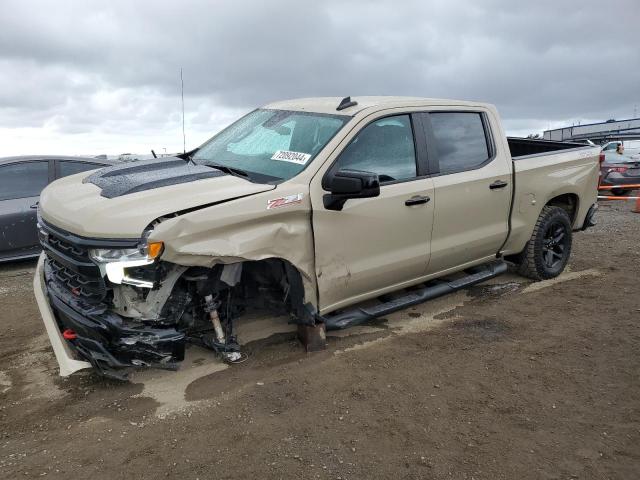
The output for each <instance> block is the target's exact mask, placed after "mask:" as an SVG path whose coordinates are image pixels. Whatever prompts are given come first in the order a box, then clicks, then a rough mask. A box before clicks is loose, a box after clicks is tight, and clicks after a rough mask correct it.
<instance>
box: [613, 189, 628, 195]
mask: <svg viewBox="0 0 640 480" xmlns="http://www.w3.org/2000/svg"><path fill="white" fill-rule="evenodd" d="M630 191H631V190H625V189H623V188H612V189H611V193H612V194H614V195H615V196H616V197H624V196H625V195H627V194H628V193H629V192H630Z"/></svg>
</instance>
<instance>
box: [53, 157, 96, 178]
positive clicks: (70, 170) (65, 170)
mask: <svg viewBox="0 0 640 480" xmlns="http://www.w3.org/2000/svg"><path fill="white" fill-rule="evenodd" d="M101 167H104V165H99V164H97V163H89V162H75V161H73V160H58V178H62V177H67V176H69V175H73V174H75V173H81V172H86V171H88V170H95V169H96V168H101Z"/></svg>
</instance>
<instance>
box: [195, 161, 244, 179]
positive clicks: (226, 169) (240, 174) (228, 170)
mask: <svg viewBox="0 0 640 480" xmlns="http://www.w3.org/2000/svg"><path fill="white" fill-rule="evenodd" d="M202 165H205V166H207V167H211V168H215V169H217V170H220V171H221V172H224V173H228V174H229V175H233V176H234V177H243V178H249V174H248V173H247V172H245V171H244V170H241V169H239V168H235V167H228V166H226V165H219V164H217V163H204V164H202Z"/></svg>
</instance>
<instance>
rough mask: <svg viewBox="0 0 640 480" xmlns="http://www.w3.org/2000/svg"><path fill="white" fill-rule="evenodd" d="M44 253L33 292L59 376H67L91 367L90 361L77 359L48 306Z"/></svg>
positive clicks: (37, 267)
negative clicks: (56, 363) (58, 369)
mask: <svg viewBox="0 0 640 480" xmlns="http://www.w3.org/2000/svg"><path fill="white" fill-rule="evenodd" d="M43 269H44V253H41V254H40V258H39V259H38V265H37V266H36V274H35V276H34V277H33V293H34V294H35V297H36V303H37V304H38V309H39V310H40V316H41V317H42V321H43V322H44V327H45V329H46V330H47V335H48V336H49V341H50V342H51V347H53V353H54V354H55V356H56V360H57V361H58V366H59V367H60V376H61V377H67V376H69V375H71V374H72V373H75V372H77V371H78V370H82V369H84V368H91V363H89V362H86V361H84V360H79V359H78V356H77V354H76V353H75V352H74V351H73V350H72V348H71V345H70V344H69V343H68V342H67V340H65V339H64V338H63V337H62V333H60V329H59V328H58V324H57V322H56V318H55V316H54V313H53V310H52V309H51V307H50V306H49V298H48V295H47V287H46V286H45V284H44V272H43Z"/></svg>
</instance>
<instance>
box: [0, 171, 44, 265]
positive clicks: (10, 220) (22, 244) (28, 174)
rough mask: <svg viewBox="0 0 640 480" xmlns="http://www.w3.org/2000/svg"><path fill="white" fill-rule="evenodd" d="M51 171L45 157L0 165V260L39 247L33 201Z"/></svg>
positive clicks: (23, 253) (34, 203) (31, 251)
mask: <svg viewBox="0 0 640 480" xmlns="http://www.w3.org/2000/svg"><path fill="white" fill-rule="evenodd" d="M52 173H53V172H52V167H51V166H50V163H49V161H48V160H33V161H28V162H17V163H11V164H8V165H0V233H1V234H0V259H8V258H19V257H26V256H30V255H33V254H35V253H37V252H38V251H39V250H40V243H39V242H38V233H37V229H36V221H37V218H36V217H37V203H38V199H39V198H40V192H41V191H42V189H43V188H44V187H46V186H47V184H48V183H49V179H50V178H51V175H52Z"/></svg>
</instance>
